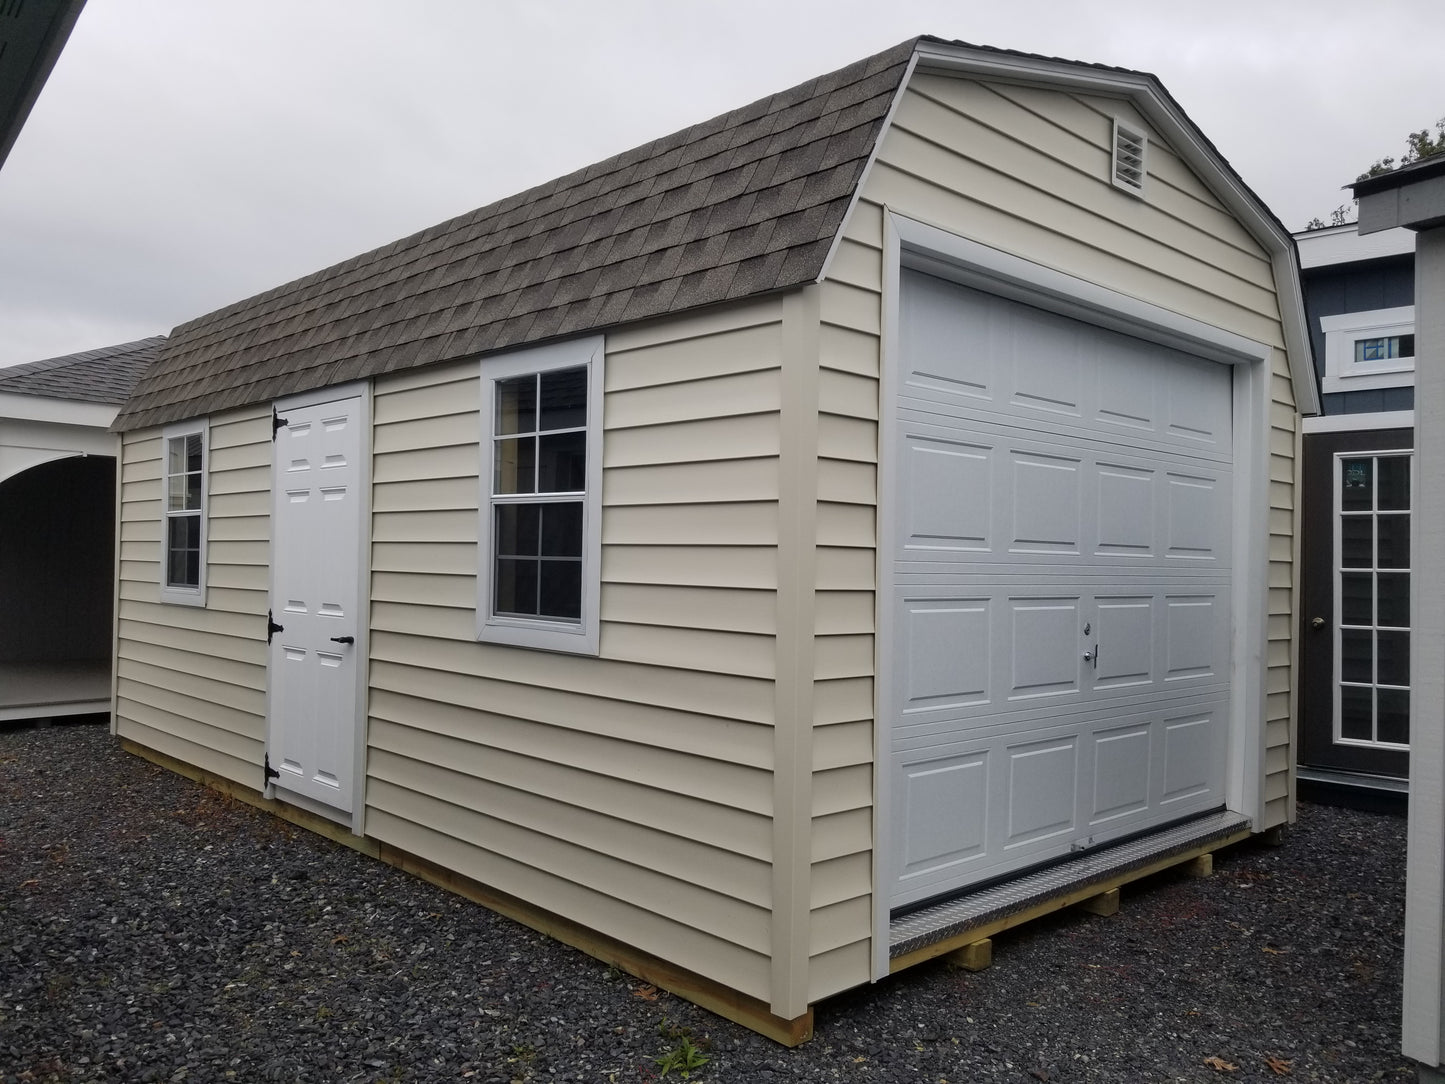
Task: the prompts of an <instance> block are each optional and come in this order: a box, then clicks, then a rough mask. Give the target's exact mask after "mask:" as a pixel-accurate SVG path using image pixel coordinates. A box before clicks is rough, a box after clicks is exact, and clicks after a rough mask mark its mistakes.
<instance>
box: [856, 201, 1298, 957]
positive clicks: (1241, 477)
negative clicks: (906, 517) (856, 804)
mask: <svg viewBox="0 0 1445 1084" xmlns="http://www.w3.org/2000/svg"><path fill="white" fill-rule="evenodd" d="M883 217H884V251H883V313H882V332H883V335H882V371H881V384H880V391H879V401H880V410H879V416H880V417H879V439H878V451H879V463H878V528H877V532H878V548H877V583H878V590H877V592H876V594H875V601H876V621H877V625H876V627H877V640H876V647H875V655H876V658H875V674H876V680H875V683H874V684H875V690H874V697H875V699H874V711H875V714H874V718H875V719H876V720H877V725H875V727H874V802H873V810H874V834H873V838H874V841H875V845H874V852H873V885H874V893H873V901H874V903H873V911H874V938H873V945H874V948H873V977H874V979H875V980H877V979H880V978H883V977H884V976H886V975H887V974H888V973H889V951H888V946H889V939H888V929H889V894H888V892H886V891H884V886H885V885H887V884H888V883H889V878H890V876H891V874H890V870H891V863H892V860H893V856H892V855H891V854H889V853H887V851H888V845H889V844H888V841H889V840H891V839H892V838H893V834H892V831H891V827H892V826H891V825H890V824H889V823H888V818H889V817H890V815H891V809H892V795H891V794H890V793H889V788H890V785H891V783H890V778H889V776H890V773H889V771H888V766H889V764H890V757H889V743H890V740H891V731H892V719H891V717H890V712H891V708H890V707H889V705H891V704H892V703H893V689H892V682H893V680H894V678H893V675H894V669H893V664H894V659H893V652H894V644H895V634H896V632H897V630H896V629H895V628H894V617H893V607H892V605H891V591H890V590H889V589H888V587H889V585H890V584H891V582H892V569H893V562H894V558H895V556H896V554H895V553H894V548H895V543H894V537H895V535H894V532H893V531H892V529H891V527H890V526H889V525H890V524H892V523H893V522H894V516H895V515H896V514H897V512H898V509H897V507H896V500H897V496H896V494H895V493H894V492H893V486H892V485H891V484H890V483H889V479H891V478H892V477H893V469H894V467H895V464H894V462H893V458H894V455H895V451H894V449H895V447H896V443H895V442H896V437H897V427H898V421H897V411H896V410H894V409H893V404H894V403H895V402H896V399H897V396H898V394H899V391H900V381H901V379H902V376H901V372H902V369H901V362H900V335H899V330H900V329H899V319H900V317H899V314H900V304H899V296H900V288H901V277H902V270H903V269H904V268H910V269H914V270H918V271H922V272H925V273H927V274H930V275H934V276H936V277H939V278H942V279H947V280H950V281H952V282H956V283H959V284H961V285H964V286H968V287H971V288H973V289H976V290H982V291H984V292H986V293H990V294H995V295H998V296H1001V297H1004V298H1007V299H1009V300H1013V301H1018V302H1021V303H1023V304H1026V305H1031V306H1033V307H1035V308H1039V309H1043V310H1045V311H1049V312H1053V313H1057V314H1059V315H1062V316H1066V317H1070V318H1073V319H1076V320H1080V321H1083V322H1085V323H1089V324H1093V325H1096V326H1100V327H1104V328H1108V329H1110V330H1112V331H1117V332H1120V333H1122V334H1126V335H1129V336H1132V337H1134V338H1138V339H1143V340H1145V341H1148V342H1154V343H1158V344H1160V345H1163V346H1166V347H1169V348H1172V349H1175V350H1180V351H1183V352H1185V353H1188V354H1192V355H1195V356H1197V357H1201V358H1206V359H1208V360H1211V361H1216V362H1219V363H1222V364H1226V365H1229V366H1231V367H1232V378H1233V379H1232V395H1233V402H1232V407H1233V414H1234V426H1233V457H1234V464H1235V485H1234V494H1233V501H1234V507H1233V512H1234V517H1233V519H1234V524H1235V526H1234V534H1233V538H1232V543H1231V549H1232V553H1231V564H1232V567H1233V569H1234V580H1233V584H1232V591H1231V595H1232V603H1233V606H1232V613H1233V628H1232V634H1231V653H1230V671H1231V672H1230V681H1231V698H1230V704H1229V721H1228V752H1227V761H1226V785H1225V797H1226V803H1227V805H1228V807H1229V809H1230V810H1231V811H1233V812H1236V813H1240V814H1243V815H1244V816H1247V817H1249V818H1250V819H1251V820H1252V821H1253V822H1254V823H1256V824H1258V823H1259V821H1260V818H1261V815H1262V814H1263V812H1264V803H1265V794H1264V756H1265V724H1264V720H1265V700H1266V693H1267V689H1266V662H1267V660H1266V650H1267V623H1268V609H1269V607H1268V586H1269V577H1268V570H1269V454H1268V449H1269V443H1268V442H1269V408H1270V371H1271V366H1270V361H1271V357H1272V353H1273V351H1272V348H1271V347H1269V346H1268V345H1266V344H1263V343H1260V342H1256V341H1254V340H1252V339H1249V338H1246V337H1244V336H1241V335H1238V334H1236V333H1234V332H1230V331H1227V330H1224V329H1222V328H1219V327H1215V326H1214V325H1211V324H1208V323H1205V322H1203V321H1201V320H1197V319H1195V318H1192V317H1188V316H1184V315H1182V314H1180V313H1177V312H1174V311H1172V310H1169V309H1165V308H1163V307H1161V306H1158V305H1155V304H1152V303H1150V302H1146V301H1142V300H1140V299H1138V298H1135V297H1131V296H1129V295H1127V294H1123V293H1119V292H1118V291H1115V290H1111V289H1109V288H1107V287H1104V286H1100V285H1098V284H1097V283H1093V282H1089V281H1087V280H1085V279H1082V278H1078V277H1076V276H1073V275H1070V274H1067V273H1065V272H1062V271H1059V270H1057V269H1054V268H1050V267H1046V266H1044V265H1042V264H1038V263H1034V262H1032V261H1030V260H1026V259H1023V258H1021V257H1019V256H1016V255H1013V254H1012V253H1007V252H1004V251H1002V250H1000V249H996V248H992V247H990V246H988V245H984V244H980V243H979V242H976V241H972V240H969V239H967V238H964V237H961V236H959V235H957V234H954V233H950V232H948V231H946V230H942V229H939V228H937V227H935V226H931V225H928V224H926V223H923V222H919V221H917V220H915V219H911V218H908V217H906V216H903V215H900V214H898V213H896V212H893V211H891V210H889V209H887V208H885V209H884V216H883Z"/></svg>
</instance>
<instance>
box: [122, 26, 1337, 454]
mask: <svg viewBox="0 0 1445 1084" xmlns="http://www.w3.org/2000/svg"><path fill="white" fill-rule="evenodd" d="M923 52H929V53H930V56H931V58H932V62H934V63H938V62H940V58H941V59H942V61H948V60H949V58H950V57H953V58H954V59H957V58H959V57H962V58H964V59H965V61H966V62H967V63H969V64H972V65H974V66H975V69H976V70H979V71H981V72H984V73H986V74H993V75H997V76H999V77H1005V78H1019V77H1023V78H1026V79H1029V80H1031V81H1037V82H1039V83H1040V85H1050V84H1058V83H1060V82H1061V80H1064V79H1073V80H1076V81H1077V82H1078V83H1080V84H1081V85H1085V84H1086V85H1087V86H1086V89H1089V90H1095V91H1099V92H1102V93H1112V94H1115V95H1117V96H1121V97H1132V98H1134V99H1135V101H1136V104H1140V105H1146V104H1148V103H1157V104H1158V108H1157V109H1155V113H1156V114H1157V115H1158V116H1159V118H1160V119H1161V120H1162V121H1163V122H1164V126H1165V128H1166V130H1171V131H1178V132H1181V133H1184V134H1185V138H1186V139H1187V140H1188V141H1189V142H1191V143H1192V144H1193V145H1195V146H1196V147H1197V148H1198V153H1197V155H1196V157H1197V158H1198V159H1199V160H1201V161H1203V162H1205V163H1206V164H1207V166H1208V168H1209V170H1210V171H1212V174H1213V177H1212V179H1213V181H1214V182H1216V184H1215V186H1216V187H1222V188H1228V189H1230V194H1225V195H1224V196H1223V197H1222V198H1225V201H1226V203H1229V204H1231V205H1232V206H1235V207H1236V208H1243V214H1244V215H1245V216H1246V217H1247V218H1249V219H1251V221H1250V222H1247V223H1246V224H1247V225H1249V226H1251V228H1253V229H1254V230H1255V232H1256V235H1262V236H1261V240H1263V241H1266V243H1267V247H1270V248H1271V251H1273V252H1274V253H1275V255H1276V256H1280V255H1283V256H1284V257H1285V262H1286V263H1287V264H1289V268H1286V269H1284V271H1285V273H1282V270H1281V268H1280V267H1279V266H1277V267H1276V281H1277V282H1278V283H1280V287H1279V288H1280V290H1281V292H1282V300H1283V295H1284V294H1285V293H1287V291H1289V290H1291V289H1292V290H1293V291H1294V293H1295V295H1296V296H1297V295H1298V283H1297V277H1298V272H1297V261H1296V259H1295V256H1294V246H1293V241H1292V240H1291V238H1290V236H1289V233H1288V231H1287V230H1285V228H1284V227H1283V225H1281V224H1280V223H1279V221H1278V219H1276V218H1274V216H1273V215H1271V214H1270V212H1269V211H1268V209H1266V208H1265V207H1264V205H1263V204H1262V203H1261V202H1260V201H1259V199H1258V197H1256V196H1254V194H1253V193H1252V192H1250V191H1249V190H1248V188H1247V187H1246V186H1245V185H1244V183H1243V182H1242V181H1241V180H1240V179H1239V177H1238V175H1237V174H1235V173H1234V171H1233V170H1232V169H1230V167H1229V165H1228V163H1226V162H1224V160H1223V159H1222V158H1220V157H1219V155H1218V152H1217V151H1216V150H1215V149H1214V147H1213V146H1212V145H1211V144H1209V142H1208V141H1207V140H1206V139H1204V137H1203V136H1202V135H1201V134H1200V133H1199V132H1198V129H1196V128H1194V126H1193V124H1192V123H1191V122H1189V121H1188V118H1187V117H1185V116H1184V114H1183V111H1182V110H1180V109H1179V107H1178V105H1177V104H1176V103H1174V102H1173V99H1172V98H1170V97H1169V95H1168V93H1167V92H1166V91H1165V90H1164V88H1163V87H1162V86H1161V85H1160V84H1159V82H1158V80H1157V79H1155V78H1154V77H1153V76H1152V75H1148V74H1146V73H1142V72H1134V71H1129V70H1127V69H1122V68H1112V67H1106V66H1103V65H1094V64H1082V63H1078V62H1074V61H1064V60H1057V59H1053V58H1048V57H1040V56H1034V55H1032V54H1027V53H1018V52H1014V51H1012V50H1002V49H990V48H985V47H979V46H970V45H965V44H963V43H961V42H946V41H943V40H942V39H939V38H930V37H920V38H914V39H911V40H909V41H906V42H903V43H902V44H900V45H897V46H894V47H893V48H891V49H888V50H885V51H884V52H881V53H878V54H876V55H875V56H871V57H868V58H866V59H864V60H860V61H858V62H857V63H854V64H850V65H848V66H847V67H845V68H841V69H839V70H838V71H835V72H832V73H830V74H828V75H823V76H820V77H819V78H817V79H814V80H811V81H809V82H806V83H803V84H800V85H799V86H796V87H793V88H792V89H790V90H785V91H782V92H780V93H778V94H774V95H772V96H771V97H768V98H762V99H759V100H758V101H756V102H753V103H752V104H751V105H746V106H743V107H742V108H741V109H735V110H733V111H732V112H729V113H724V114H722V115H721V116H718V117H714V118H713V119H712V120H709V121H704V122H703V123H701V124H697V125H694V126H693V127H691V128H687V129H684V130H683V131H680V132H676V133H674V134H673V135H670V136H666V137H664V138H662V139H658V140H655V141H654V142H652V143H648V144H645V145H644V146H641V147H637V148H635V149H633V150H630V151H627V152H625V153H623V154H619V155H617V156H615V157H613V158H609V159H607V160H606V161H603V162H599V163H597V164H595V165H592V166H588V167H587V168H585V169H582V170H578V171H577V172H575V173H572V174H569V175H568V176H565V177H561V178H559V179H557V180H555V181H550V182H548V183H547V184H543V185H539V186H538V187H536V188H532V189H529V190H528V191H526V192H522V193H520V194H518V195H515V196H511V197H508V198H507V199H504V200H501V201H499V202H497V203H493V204H491V205H489V206H487V207H483V208H480V209H479V210H476V211H472V212H471V213H469V214H464V215H461V216H459V217H457V218H453V219H451V220H450V221H447V222H443V223H441V224H440V225H437V226H433V227H432V228H430V229H427V230H423V231H421V232H420V233H417V234H413V235H412V236H410V237H406V238H403V239H401V240H399V241H396V242H394V243H392V244H390V245H387V246H385V247H383V248H379V249H376V250H375V251H372V252H368V253H365V254H363V255H360V256H357V257H354V258H353V259H350V260H347V261H346V262H344V263H340V264H337V265H336V266H334V267H330V268H327V269H326V270H324V271H318V272H317V273H315V274H313V275H310V276H308V277H306V278H302V279H298V280H296V281H295V282H291V283H288V284H286V285H284V286H279V287H277V288H276V289H274V290H270V291H267V292H266V293H263V294H259V295H257V296H256V297H253V298H250V299H248V300H245V301H241V302H238V303H236V304H234V305H230V306H228V307H226V308H223V309H220V310H218V311H216V312H213V313H211V314H209V315H207V316H202V317H200V318H199V319H196V320H192V321H191V322H189V323H186V324H182V325H181V326H180V327H178V328H176V329H175V331H174V332H172V334H171V336H170V339H169V341H168V342H167V343H166V345H165V348H164V350H163V351H162V353H161V357H160V359H159V360H158V362H157V363H156V364H155V365H154V366H153V367H152V368H151V370H150V372H149V373H148V375H147V376H146V378H145V379H144V380H142V382H141V383H140V385H139V386H138V387H137V389H136V391H135V394H134V395H133V396H132V397H131V399H130V400H129V401H128V402H127V403H126V405H125V406H124V407H123V408H122V410H121V412H120V415H119V417H118V418H117V420H116V423H115V426H114V428H116V429H118V430H129V429H139V428H143V427H147V426H152V425H160V424H164V423H166V422H171V421H176V420H180V419H182V418H188V417H199V416H201V415H205V414H210V413H213V412H215V411H219V410H226V409H230V408H235V407H240V406H245V405H248V404H252V403H258V402H266V401H268V400H271V399H275V398H277V397H280V396H283V395H287V394H292V393H295V392H300V391H305V390H309V389H311V388H319V387H325V386H329V385H333V384H340V383H343V382H345V381H349V380H357V379H362V378H366V377H372V376H377V375H379V374H381V373H386V372H392V371H395V370H399V369H406V368H410V367H413V366H417V365H427V364H433V363H437V362H444V361H451V360H457V359H460V358H465V357H475V356H478V355H482V354H486V353H489V352H494V351H499V350H505V349H509V348H514V347H518V346H523V345H528V344H535V343H541V342H544V341H547V340H551V339H561V338H566V337H569V336H575V335H579V334H583V333H587V332H597V331H601V330H604V329H607V328H612V327H616V326H618V325H621V324H626V323H632V322H634V321H637V320H644V319H648V318H651V317H658V316H664V315H667V314H669V313H676V312H681V311H684V310H687V309H693V308H697V307H700V306H704V305H711V304H716V303H719V302H725V301H734V300H738V299H741V298H746V297H753V296H757V295H761V294H765V293H770V292H773V291H778V290H784V289H788V288H792V287H798V286H802V285H804V284H806V283H810V282H816V281H818V280H819V279H820V278H821V277H822V276H823V274H824V272H825V268H826V265H827V260H828V257H829V255H830V253H831V251H832V249H833V247H834V245H835V242H836V239H837V237H838V236H839V234H840V232H841V230H842V228H843V224H844V221H845V219H846V217H847V214H848V212H849V210H850V209H851V207H852V205H853V202H854V200H855V198H856V196H857V193H858V191H859V190H860V188H861V183H862V181H863V178H864V176H865V173H866V171H867V167H868V165H869V163H870V162H871V161H872V157H873V154H874V153H875V151H876V149H877V147H878V145H879V143H880V141H881V139H882V136H883V133H884V131H885V128H886V124H887V120H888V118H889V115H890V112H891V109H892V107H893V104H894V102H895V101H896V100H897V98H898V96H899V94H900V92H901V90H902V88H903V86H904V84H905V83H906V80H907V78H908V75H909V73H910V72H911V71H912V69H913V66H914V64H915V63H917V62H919V58H920V55H921V53H923ZM925 59H927V58H925ZM1060 73H1063V74H1062V75H1061V74H1060ZM1292 279H1293V280H1295V282H1294V285H1293V286H1292V287H1291V286H1289V282H1290V281H1291V280H1292ZM1296 307H1297V308H1298V309H1299V314H1300V319H1301V320H1302V319H1303V307H1302V305H1297V306H1296ZM1286 323H1287V324H1288V323H1289V320H1288V319H1286ZM1302 326H1303V325H1302V324H1301V328H1302ZM1299 341H1301V342H1302V341H1303V339H1302V332H1301V333H1300V337H1299ZM1290 352H1291V355H1293V354H1294V353H1295V350H1294V344H1293V342H1292V343H1291V351H1290ZM1301 357H1302V358H1307V357H1308V354H1307V352H1306V353H1302V354H1301ZM1292 360H1293V358H1292Z"/></svg>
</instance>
